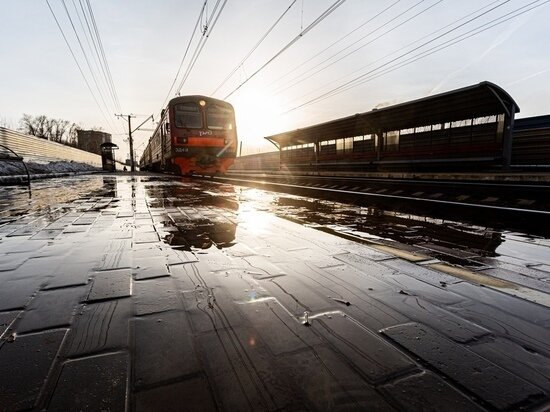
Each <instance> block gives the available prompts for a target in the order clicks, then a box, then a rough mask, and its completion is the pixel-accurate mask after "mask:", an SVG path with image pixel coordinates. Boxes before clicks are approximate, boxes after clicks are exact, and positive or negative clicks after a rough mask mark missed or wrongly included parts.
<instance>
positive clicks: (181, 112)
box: [169, 96, 237, 175]
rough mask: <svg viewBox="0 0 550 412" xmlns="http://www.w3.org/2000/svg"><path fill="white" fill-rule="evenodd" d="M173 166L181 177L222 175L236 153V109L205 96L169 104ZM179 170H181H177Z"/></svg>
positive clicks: (182, 98) (184, 98)
mask: <svg viewBox="0 0 550 412" xmlns="http://www.w3.org/2000/svg"><path fill="white" fill-rule="evenodd" d="M169 113H170V116H169V117H170V132H171V133H170V134H171V139H170V140H171V143H172V148H171V149H172V150H171V154H172V159H171V160H172V165H173V166H175V167H174V168H175V169H176V171H179V172H180V173H181V174H182V175H189V174H193V173H197V174H207V175H214V174H223V173H225V172H226V170H227V169H228V168H229V167H230V166H231V165H232V164H233V162H234V159H235V156H236V153H237V130H236V127H235V113H234V110H233V106H231V105H230V104H229V103H227V102H224V101H222V100H218V99H212V98H209V97H205V96H183V97H177V98H175V99H172V100H171V101H170V103H169ZM178 169H179V170H178Z"/></svg>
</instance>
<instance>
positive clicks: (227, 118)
mask: <svg viewBox="0 0 550 412" xmlns="http://www.w3.org/2000/svg"><path fill="white" fill-rule="evenodd" d="M206 125H207V127H208V128H209V129H214V130H232V129H233V111H232V110H231V109H230V108H229V107H226V106H221V105H218V104H211V105H209V106H208V107H207V108H206Z"/></svg>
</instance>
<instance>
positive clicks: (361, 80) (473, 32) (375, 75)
mask: <svg viewBox="0 0 550 412" xmlns="http://www.w3.org/2000/svg"><path fill="white" fill-rule="evenodd" d="M540 1H541V0H536V1H533V2H531V3H528V4H526V5H524V6H521V7H519V8H517V9H514V10H512V11H511V12H508V13H506V14H504V15H502V16H500V17H498V18H496V19H493V20H491V21H489V22H487V23H483V24H481V25H479V26H478V27H476V28H474V29H472V30H470V31H468V32H465V33H462V34H460V35H458V36H456V37H454V38H452V39H450V40H447V41H445V42H443V43H441V44H439V45H437V46H434V47H433V48H431V49H428V50H424V51H422V52H420V53H418V54H417V55H415V56H413V57H411V58H409V59H407V60H406V61H405V62H400V63H397V64H395V65H394V66H391V67H390V68H386V69H384V70H383V71H382V72H380V73H373V72H375V71H376V70H379V69H380V68H384V67H385V66H387V65H389V64H390V63H392V62H395V61H396V60H398V59H399V58H401V57H403V56H404V55H406V54H409V53H410V52H407V53H405V54H403V55H400V56H399V57H397V58H395V59H392V60H391V61H389V62H387V63H385V64H383V65H381V66H378V67H377V68H375V69H373V70H370V71H369V72H367V73H364V74H362V75H360V76H358V77H356V78H355V79H353V80H351V81H349V82H346V83H345V84H343V85H340V86H338V87H336V88H334V89H332V90H330V91H329V92H326V93H323V94H322V95H320V96H318V97H316V98H314V99H311V100H309V101H307V102H305V103H303V104H301V105H299V106H296V107H293V108H291V109H289V110H287V111H285V113H288V112H291V111H294V110H297V109H299V108H302V107H305V106H308V105H310V104H313V103H316V102H318V101H321V100H325V99H327V98H329V97H332V96H335V95H336V94H339V93H342V92H344V91H347V90H349V89H352V88H354V87H357V86H359V85H361V84H364V83H366V82H368V81H371V80H373V79H375V78H378V77H381V76H383V75H386V74H388V73H391V72H393V71H395V70H397V69H400V68H401V67H404V66H407V65H409V64H411V63H414V62H415V61H418V60H420V59H423V58H425V57H428V56H430V55H432V54H434V53H437V52H439V51H441V50H444V49H446V48H448V47H451V46H453V45H455V44H457V43H460V42H462V41H464V40H467V39H469V38H471V37H474V36H476V35H478V34H480V33H483V32H485V31H487V30H489V29H491V28H493V27H496V26H498V25H500V24H503V23H505V22H507V21H509V20H511V19H513V18H516V17H518V16H520V15H523V14H525V13H527V12H529V11H531V10H534V9H536V8H538V7H541V6H543V5H544V4H546V3H548V2H550V0H545V1H544V2H542V3H540ZM536 3H540V4H538V5H535V6H533V7H530V6H532V5H534V4H536ZM529 7H530V8H529ZM526 8H527V9H526ZM522 9H526V10H522ZM499 20H500V21H499ZM461 26H463V25H461ZM440 37H441V36H438V38H440ZM434 40H436V39H433V40H431V41H430V42H427V43H431V42H432V41H434ZM427 43H425V44H427ZM425 44H423V45H425ZM423 45H422V46H423ZM422 46H419V47H422ZM419 47H417V48H415V49H414V50H418V49H419ZM411 52H412V51H411ZM369 75H370V76H369Z"/></svg>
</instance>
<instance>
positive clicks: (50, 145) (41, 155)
mask: <svg viewBox="0 0 550 412" xmlns="http://www.w3.org/2000/svg"><path fill="white" fill-rule="evenodd" d="M0 145H4V146H6V147H8V148H10V149H11V150H13V151H14V152H15V153H17V154H18V155H19V156H21V157H23V159H24V161H26V162H29V161H30V162H56V161H68V162H70V161H73V162H78V163H86V164H89V165H91V166H96V167H101V156H100V155H97V154H95V153H90V152H85V151H83V150H80V149H75V148H74V147H70V146H65V145H62V144H60V143H55V142H51V141H49V140H46V139H41V138H38V137H35V136H29V135H26V134H23V133H19V132H16V131H14V130H10V129H6V128H4V127H0Z"/></svg>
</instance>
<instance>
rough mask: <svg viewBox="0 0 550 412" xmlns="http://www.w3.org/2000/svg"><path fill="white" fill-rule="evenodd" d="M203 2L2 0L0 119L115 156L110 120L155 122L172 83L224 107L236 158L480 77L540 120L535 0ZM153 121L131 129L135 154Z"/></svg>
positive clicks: (544, 23)
mask: <svg viewBox="0 0 550 412" xmlns="http://www.w3.org/2000/svg"><path fill="white" fill-rule="evenodd" d="M204 3H205V0H156V1H150V0H149V1H147V0H117V1H112V0H64V1H63V0H48V1H46V0H17V1H9V0H2V1H1V2H0V11H1V14H2V24H1V25H0V62H1V63H0V125H4V126H7V127H11V128H17V126H18V122H19V119H20V118H21V116H22V114H23V113H27V114H31V115H40V114H45V115H47V116H48V117H53V118H61V119H66V120H69V121H71V122H75V123H77V124H79V125H80V126H81V127H82V128H84V129H88V128H92V127H100V128H102V129H103V130H104V131H106V132H109V133H111V134H112V135H113V141H114V142H115V143H117V144H118V145H119V147H120V150H119V151H118V157H119V158H120V159H125V158H126V157H127V156H128V143H127V137H128V136H127V131H128V125H127V121H126V120H123V119H119V118H117V117H115V114H134V115H136V117H135V118H132V128H135V127H136V126H137V125H139V124H140V123H141V122H143V121H145V120H146V119H147V116H150V115H153V118H154V120H156V121H158V119H159V113H160V110H161V109H162V107H163V105H164V104H165V102H166V99H167V98H171V97H174V96H175V95H176V92H177V91H178V90H179V93H180V95H195V94H201V95H206V96H213V97H216V98H220V99H225V100H227V101H229V102H230V103H232V104H233V106H234V108H235V112H236V120H237V131H238V135H239V139H240V140H241V141H242V142H243V148H242V154H243V155H244V154H251V153H258V152H263V151H268V150H273V149H274V147H273V146H271V145H270V144H269V143H268V142H266V141H265V139H264V137H265V136H269V135H272V134H275V133H279V132H284V131H287V130H294V129H297V128H302V127H306V126H309V125H313V124H316V123H320V122H325V121H328V120H332V119H336V118H339V117H343V116H349V115H352V114H354V113H361V112H366V111H369V110H371V109H373V108H374V107H384V106H389V105H392V104H397V103H401V102H405V101H408V100H412V99H417V98H422V97H425V96H429V95H433V94H437V93H441V92H445V91H449V90H452V89H455V88H459V87H464V86H468V85H472V84H476V83H479V82H481V81H486V80H487V81H491V82H494V83H496V84H498V85H499V86H501V87H503V88H504V89H505V90H506V91H508V92H509V93H510V94H511V96H512V97H513V98H514V99H515V101H516V102H517V103H518V105H519V107H520V109H521V111H520V113H519V114H518V115H517V117H518V118H521V117H529V116H536V115H544V114H550V53H549V52H548V50H549V48H548V39H549V38H550V25H549V24H548V21H550V1H548V0H539V1H535V0H496V1H495V0H484V1H480V0H463V1H460V2H459V1H456V0H423V1H422V0H386V1H382V0H370V1H367V0H207V1H206V6H204ZM48 4H49V6H50V7H51V10H50V8H49V6H48ZM88 4H89V5H90V8H91V10H92V11H93V15H94V18H95V22H96V27H97V32H98V33H99V37H100V39H101V43H102V45H103V51H104V56H105V61H106V62H107V65H108V69H109V72H110V79H112V83H110V84H112V87H111V88H108V87H107V86H106V84H107V81H106V80H105V79H108V78H109V75H108V74H107V71H106V70H105V69H104V68H103V69H102V68H101V67H102V66H101V65H100V63H98V61H99V60H98V58H97V54H96V52H95V50H94V48H93V40H91V37H90V34H89V32H88V31H87V25H86V20H85V18H84V14H83V12H82V9H84V10H88V8H87V7H88ZM81 6H83V7H82V8H81ZM203 6H204V8H203ZM65 7H66V9H65ZM201 10H203V15H202V17H201V18H200V19H199V15H200V13H201ZM52 11H53V14H52ZM67 11H68V14H69V15H70V16H71V19H72V25H71V20H69V18H68V16H67ZM54 16H55V18H54ZM87 17H88V18H89V17H90V16H89V14H88V15H87ZM56 18H57V20H58V22H59V25H60V26H61V30H60V28H59V27H58V26H57V23H56V20H55V19H56ZM196 25H197V29H195V30H194V28H195V26H196ZM73 26H74V29H73ZM205 26H207V27H205ZM92 28H93V25H92ZM270 28H272V30H270ZM75 31H76V33H78V38H77V36H76V35H75ZM268 31H269V32H268ZM62 33H63V34H64V35H65V37H66V39H67V42H68V43H69V45H70V48H71V49H72V53H74V56H75V58H76V61H77V62H78V65H79V66H80V68H81V69H82V73H81V72H80V70H79V67H78V66H77V64H76V63H75V59H74V58H73V56H72V55H71V51H70V50H69V48H68V46H67V44H66V43H65V40H64V38H63V34H62ZM78 39H80V43H81V44H82V49H83V50H84V52H82V50H81V48H80V45H79V42H78ZM262 39H263V41H261V40H262ZM201 45H202V46H201ZM255 46H257V47H255ZM186 49H188V53H187V55H186V54H185V51H186ZM196 50H197V51H198V53H197V54H195V51H196ZM100 54H101V53H100ZM193 56H196V59H195V60H194V61H195V63H194V64H192V62H193V59H192V57H193ZM184 57H185V58H184ZM182 61H183V64H182V65H181V69H180V70H179V75H178V76H176V75H177V73H178V68H179V67H180V63H181V62H182ZM90 68H91V70H90ZM185 73H188V75H187V76H185V78H184V74H185ZM232 73H233V74H232ZM231 74H232V75H231ZM229 75H231V76H229ZM85 79H86V80H85ZM225 79H227V80H225ZM224 80H225V81H224ZM96 83H97V86H96ZM173 83H174V84H175V87H173V88H171V85H172V84H173ZM87 84H88V85H89V86H90V87H88V86H87ZM180 84H181V88H180V87H178V86H180ZM90 89H91V90H92V91H90ZM113 90H114V92H113ZM153 127H154V124H153V122H151V121H146V123H145V124H144V125H143V126H142V128H143V129H144V130H139V131H137V132H135V133H134V147H135V149H136V152H137V156H138V158H139V156H140V154H141V152H142V151H143V149H144V148H145V145H146V143H147V140H148V138H149V137H150V135H151V130H152V128H153Z"/></svg>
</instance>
